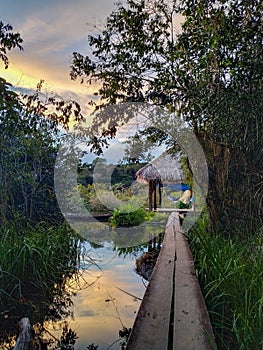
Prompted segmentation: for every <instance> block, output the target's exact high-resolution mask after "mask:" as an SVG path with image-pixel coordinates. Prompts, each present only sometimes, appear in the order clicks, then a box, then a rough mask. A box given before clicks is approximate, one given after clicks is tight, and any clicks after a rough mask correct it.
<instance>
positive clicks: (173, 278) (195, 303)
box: [126, 213, 215, 350]
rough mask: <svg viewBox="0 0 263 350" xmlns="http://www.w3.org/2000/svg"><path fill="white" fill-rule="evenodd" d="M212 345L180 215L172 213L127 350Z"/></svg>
mask: <svg viewBox="0 0 263 350" xmlns="http://www.w3.org/2000/svg"><path fill="white" fill-rule="evenodd" d="M212 344H215V343H214V335H213V330H212V326H211V323H210V319H209V315H208V311H207V308H206V305H205V301H204V298H203V295H202V292H201V289H200V285H199V283H198V279H197V277H196V274H195V269H194V262H193V257H192V254H191V251H190V248H189V245H188V242H187V240H186V238H185V236H184V234H183V232H182V228H181V225H180V223H179V217H178V213H172V214H171V215H170V216H169V219H168V222H167V225H166V230H165V236H164V241H163V245H162V249H161V251H160V253H159V256H158V259H157V262H156V265H155V268H154V271H153V274H152V277H151V280H150V281H149V284H148V286H147V288H146V291H145V294H144V297H143V300H142V303H141V305H140V308H139V310H138V313H137V317H136V319H135V322H134V325H133V328H132V331H131V334H130V336H129V339H128V342H127V346H126V350H172V349H173V350H212V349H213V348H214V346H213V345H212Z"/></svg>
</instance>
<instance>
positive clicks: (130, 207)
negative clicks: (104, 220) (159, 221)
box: [110, 203, 154, 227]
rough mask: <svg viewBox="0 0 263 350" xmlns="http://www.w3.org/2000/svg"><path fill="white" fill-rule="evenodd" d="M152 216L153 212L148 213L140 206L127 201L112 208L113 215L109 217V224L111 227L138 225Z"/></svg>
mask: <svg viewBox="0 0 263 350" xmlns="http://www.w3.org/2000/svg"><path fill="white" fill-rule="evenodd" d="M153 216H154V213H153V212H150V213H148V212H147V211H146V210H145V209H144V208H142V207H138V206H137V205H135V204H131V203H127V204H123V205H121V206H120V207H119V208H118V209H114V211H113V215H112V217H111V218H110V224H111V226H113V227H117V226H126V227H129V226H138V225H140V224H142V223H143V222H145V221H148V220H150V219H151V218H152V217H153Z"/></svg>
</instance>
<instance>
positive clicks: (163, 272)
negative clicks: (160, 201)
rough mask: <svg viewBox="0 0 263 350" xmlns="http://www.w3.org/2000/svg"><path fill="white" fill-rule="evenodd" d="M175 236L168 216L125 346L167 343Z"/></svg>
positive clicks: (141, 349)
mask: <svg viewBox="0 0 263 350" xmlns="http://www.w3.org/2000/svg"><path fill="white" fill-rule="evenodd" d="M174 260H175V236H174V230H173V219H172V218H171V219H170V218H169V220H168V223H167V226H166V234H165V237H164V242H163V246H162V249H161V252H160V254H159V257H158V259H157V262H156V265H155V268H154V271H153V274H152V277H151V280H150V282H149V284H148V286H147V289H146V292H145V295H144V298H143V301H142V303H141V306H140V309H139V311H138V315H137V318H136V320H135V323H134V326H133V330H132V333H131V335H130V337H129V340H128V344H127V347H126V349H127V350H163V349H167V346H168V335H169V324H170V310H171V303H172V297H173V277H172V276H173V275H174V266H175V264H174Z"/></svg>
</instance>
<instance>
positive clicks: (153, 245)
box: [135, 233, 164, 281]
mask: <svg viewBox="0 0 263 350" xmlns="http://www.w3.org/2000/svg"><path fill="white" fill-rule="evenodd" d="M163 236H164V233H160V234H159V235H158V236H157V237H154V238H153V239H151V240H150V241H149V242H148V245H147V251H146V252H144V253H143V254H142V255H141V256H140V257H139V258H137V259H136V269H135V271H136V272H137V273H138V275H140V276H142V277H143V278H144V279H146V280H147V281H149V279H150V278H151V275H152V272H153V269H154V266H155V263H156V260H157V257H158V255H159V252H160V250H161V243H162V240H163Z"/></svg>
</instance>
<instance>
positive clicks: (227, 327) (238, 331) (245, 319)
mask: <svg viewBox="0 0 263 350" xmlns="http://www.w3.org/2000/svg"><path fill="white" fill-rule="evenodd" d="M241 237H243V238H241ZM191 249H192V252H193V256H194V260H195V265H196V268H197V273H198V277H199V281H200V284H201V287H202V290H203V294H204V297H205V300H206V304H207V307H208V311H209V314H210V318H211V322H212V326H213V329H214V333H215V336H216V340H217V345H218V349H220V350H221V349H222V350H237V349H238V350H252V349H253V350H257V349H258V350H262V348H263V333H262V329H263V238H262V234H254V235H247V237H245V238H244V234H243V235H241V233H240V236H235V237H234V238H232V237H224V236H223V234H217V235H215V236H210V235H209V234H207V233H206V220H205V219H201V220H200V221H199V224H198V225H197V226H195V229H194V230H193V231H192V235H191Z"/></svg>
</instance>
